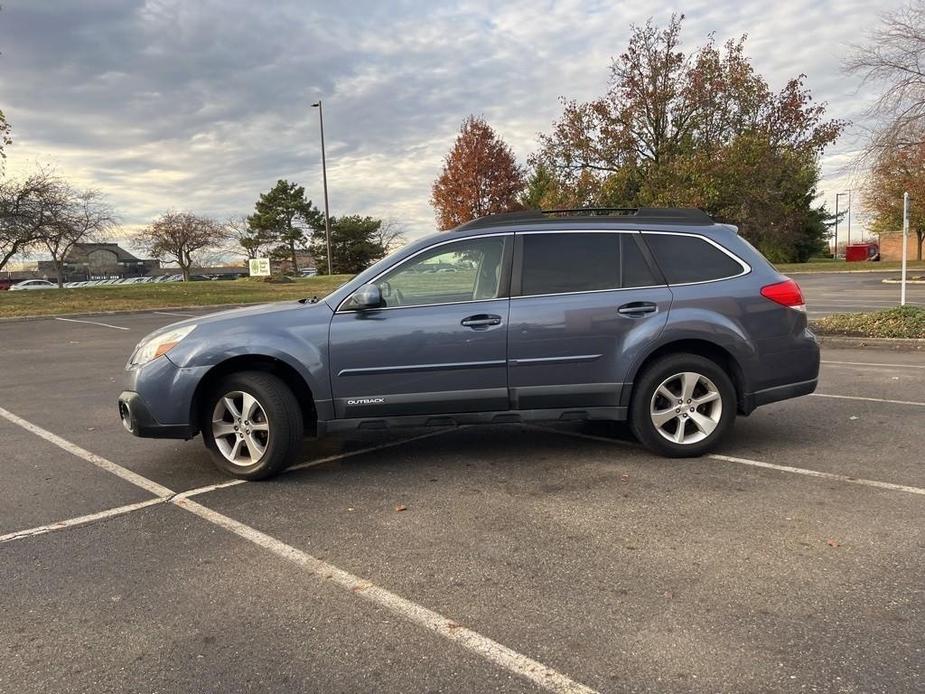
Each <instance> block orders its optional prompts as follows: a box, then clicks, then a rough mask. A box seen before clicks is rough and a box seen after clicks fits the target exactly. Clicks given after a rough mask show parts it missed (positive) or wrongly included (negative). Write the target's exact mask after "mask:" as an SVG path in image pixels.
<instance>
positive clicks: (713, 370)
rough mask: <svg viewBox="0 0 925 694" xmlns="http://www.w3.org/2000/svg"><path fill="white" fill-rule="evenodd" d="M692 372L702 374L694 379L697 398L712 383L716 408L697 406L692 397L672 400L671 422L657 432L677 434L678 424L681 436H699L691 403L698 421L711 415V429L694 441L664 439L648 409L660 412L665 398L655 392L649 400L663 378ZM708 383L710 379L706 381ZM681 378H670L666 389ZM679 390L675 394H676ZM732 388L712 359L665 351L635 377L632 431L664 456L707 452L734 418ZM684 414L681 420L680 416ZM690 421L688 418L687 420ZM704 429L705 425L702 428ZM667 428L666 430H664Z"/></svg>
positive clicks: (733, 391)
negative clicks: (675, 379) (689, 400)
mask: <svg viewBox="0 0 925 694" xmlns="http://www.w3.org/2000/svg"><path fill="white" fill-rule="evenodd" d="M688 372H689V373H695V374H699V375H701V376H703V377H705V378H706V379H707V380H706V381H703V380H701V381H698V383H697V389H698V390H697V391H696V392H698V393H700V394H701V397H704V396H706V395H707V393H710V392H712V391H711V389H709V388H708V387H707V386H708V385H713V386H715V391H716V392H718V394H719V403H720V409H719V410H714V409H712V408H713V407H715V406H716V405H715V404H714V403H705V404H703V405H701V406H699V407H697V403H696V398H691V399H692V400H694V402H691V403H690V404H689V403H688V402H686V401H685V402H676V401H672V402H671V406H673V407H676V408H677V409H675V410H674V412H677V413H679V414H678V416H677V417H675V418H674V419H673V420H672V421H669V422H666V423H665V424H664V427H663V428H662V430H661V431H663V432H665V434H666V435H669V434H670V433H671V432H670V429H672V428H673V429H674V433H675V434H677V431H678V426H680V427H682V433H681V436H682V437H690V438H692V439H694V438H696V437H697V436H700V435H703V434H704V432H703V428H701V427H700V426H698V424H697V422H695V421H694V420H693V419H691V418H692V417H694V416H695V415H693V414H691V412H692V410H691V409H690V406H691V405H694V406H695V410H696V415H698V416H699V417H698V418H699V419H700V421H701V422H702V421H704V420H703V418H702V417H703V416H704V415H710V416H709V417H707V419H710V420H711V421H714V420H713V417H715V422H714V426H715V428H714V429H713V430H712V431H711V432H710V433H709V434H706V435H705V436H704V438H702V439H700V440H694V441H692V442H689V443H676V442H675V441H674V440H668V438H666V435H663V434H662V433H660V430H659V428H657V427H656V424H655V422H654V421H653V414H652V409H656V410H657V412H656V415H657V414H659V413H660V412H663V411H667V410H663V409H662V408H663V407H664V406H665V404H664V403H667V400H666V399H664V398H663V396H662V395H659V396H658V398H657V399H656V400H655V402H654V403H653V398H654V397H655V394H656V390H657V389H658V388H659V386H660V385H662V384H663V383H664V382H665V381H666V380H667V379H670V378H672V377H673V376H676V375H680V374H683V373H688ZM708 382H712V384H709V383H708ZM682 383H683V381H673V382H670V383H669V387H668V391H669V392H674V391H673V390H672V387H674V386H675V385H677V386H680V385H682ZM680 394H681V393H680V390H679V391H678V395H680ZM736 410H737V406H736V391H735V386H733V383H732V379H731V378H730V377H729V374H727V373H726V371H725V370H724V369H723V368H722V367H721V366H719V365H718V364H717V363H716V362H714V361H712V360H710V359H707V358H705V357H701V356H699V355H697V354H686V353H679V354H669V355H666V356H664V357H660V358H658V359H657V360H656V361H654V362H652V363H651V364H649V365H648V366H646V367H645V369H644V370H643V371H642V373H641V374H640V376H639V377H638V378H637V380H636V383H635V385H634V387H633V397H632V401H631V402H630V412H629V420H630V427H631V429H632V431H633V434H634V435H635V436H636V438H637V439H638V440H639V442H640V443H642V445H643V446H645V447H646V448H647V449H648V450H650V451H652V452H653V453H656V454H658V455H661V456H665V457H667V458H689V457H695V456H699V455H704V454H705V453H708V452H709V451H711V450H712V449H713V448H714V447H715V446H716V445H717V444H718V443H719V442H720V441H721V440H722V439H723V438H724V437H725V436H726V434H727V433H728V432H729V430H730V429H731V428H732V424H733V422H734V421H735V418H736ZM682 417H684V419H682ZM688 420H690V421H688ZM704 428H708V427H704ZM666 429H668V430H669V431H666Z"/></svg>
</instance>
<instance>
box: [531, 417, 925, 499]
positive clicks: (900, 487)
mask: <svg viewBox="0 0 925 694" xmlns="http://www.w3.org/2000/svg"><path fill="white" fill-rule="evenodd" d="M529 426H530V427H531V428H532V429H541V430H543V431H548V432H553V433H556V434H562V435H563V436H572V437H575V438H579V439H589V440H591V441H601V442H603V443H610V444H617V445H618V446H629V447H630V448H636V449H639V450H640V451H642V450H643V449H642V447H641V446H639V445H637V444H634V443H631V442H629V441H621V440H620V439H610V438H606V437H604V436H595V435H593V434H582V433H581V432H578V431H563V430H561V429H550V428H548V427H543V426H536V425H529ZM704 458H710V459H712V460H721V461H723V462H726V463H738V464H739V465H750V466H752V467H761V468H767V469H768V470H778V471H780V472H791V473H794V474H797V475H807V476H808V477H820V478H823V479H827V480H834V481H836V482H845V483H847V484H859V485H861V486H864V487H876V488H877V489H888V490H890V491H893V492H907V493H909V494H921V495H925V489H922V488H921V487H910V486H909V485H905V484H894V483H893V482H881V481H880V480H868V479H864V478H862V477H851V476H849V475H837V474H835V473H832V472H821V471H820V470H810V469H809V468H802V467H792V466H790V465H777V464H776V463H765V462H762V461H760V460H749V459H748V458H737V457H735V456H731V455H720V454H719V453H709V454H707V455H705V456H704Z"/></svg>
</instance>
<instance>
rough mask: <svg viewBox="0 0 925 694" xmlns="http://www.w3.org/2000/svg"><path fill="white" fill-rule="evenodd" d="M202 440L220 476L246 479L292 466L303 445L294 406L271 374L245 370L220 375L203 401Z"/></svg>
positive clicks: (291, 397) (298, 413)
mask: <svg viewBox="0 0 925 694" xmlns="http://www.w3.org/2000/svg"><path fill="white" fill-rule="evenodd" d="M202 419H203V423H202V436H203V440H204V441H205V444H206V447H207V448H208V449H209V451H210V452H211V453H212V459H213V461H214V462H215V465H216V467H218V468H219V469H220V470H222V471H223V472H226V473H228V474H229V475H232V476H234V477H238V478H240V479H246V480H258V479H263V478H266V477H270V476H271V475H274V474H276V473H278V472H280V471H281V470H284V469H285V468H286V467H288V466H289V465H291V464H292V463H293V461H294V460H295V458H296V456H297V455H298V454H299V451H300V450H301V445H302V435H303V424H302V413H301V410H300V407H299V403H298V401H297V400H296V398H295V396H294V395H293V394H292V391H291V390H289V388H287V387H286V385H285V384H284V383H283V382H282V381H281V380H279V379H278V378H277V377H276V376H273V375H272V374H268V373H262V372H258V371H247V372H241V373H236V374H231V375H229V376H226V377H224V378H223V379H222V380H221V381H220V382H219V383H218V384H216V386H215V388H213V389H212V391H211V394H210V396H209V397H208V398H207V401H206V403H205V407H204V409H203V413H202Z"/></svg>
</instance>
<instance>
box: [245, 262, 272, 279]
mask: <svg viewBox="0 0 925 694" xmlns="http://www.w3.org/2000/svg"><path fill="white" fill-rule="evenodd" d="M248 265H249V266H250V271H251V277H269V276H270V259H269V258H251V259H250V260H249V261H248Z"/></svg>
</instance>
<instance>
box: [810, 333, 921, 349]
mask: <svg viewBox="0 0 925 694" xmlns="http://www.w3.org/2000/svg"><path fill="white" fill-rule="evenodd" d="M816 340H817V341H818V342H819V344H821V345H823V346H824V347H831V348H832V349H879V350H891V351H894V352H916V351H919V350H923V351H925V339H917V338H901V337H848V336H847V335H819V334H818V333H817V334H816Z"/></svg>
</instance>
